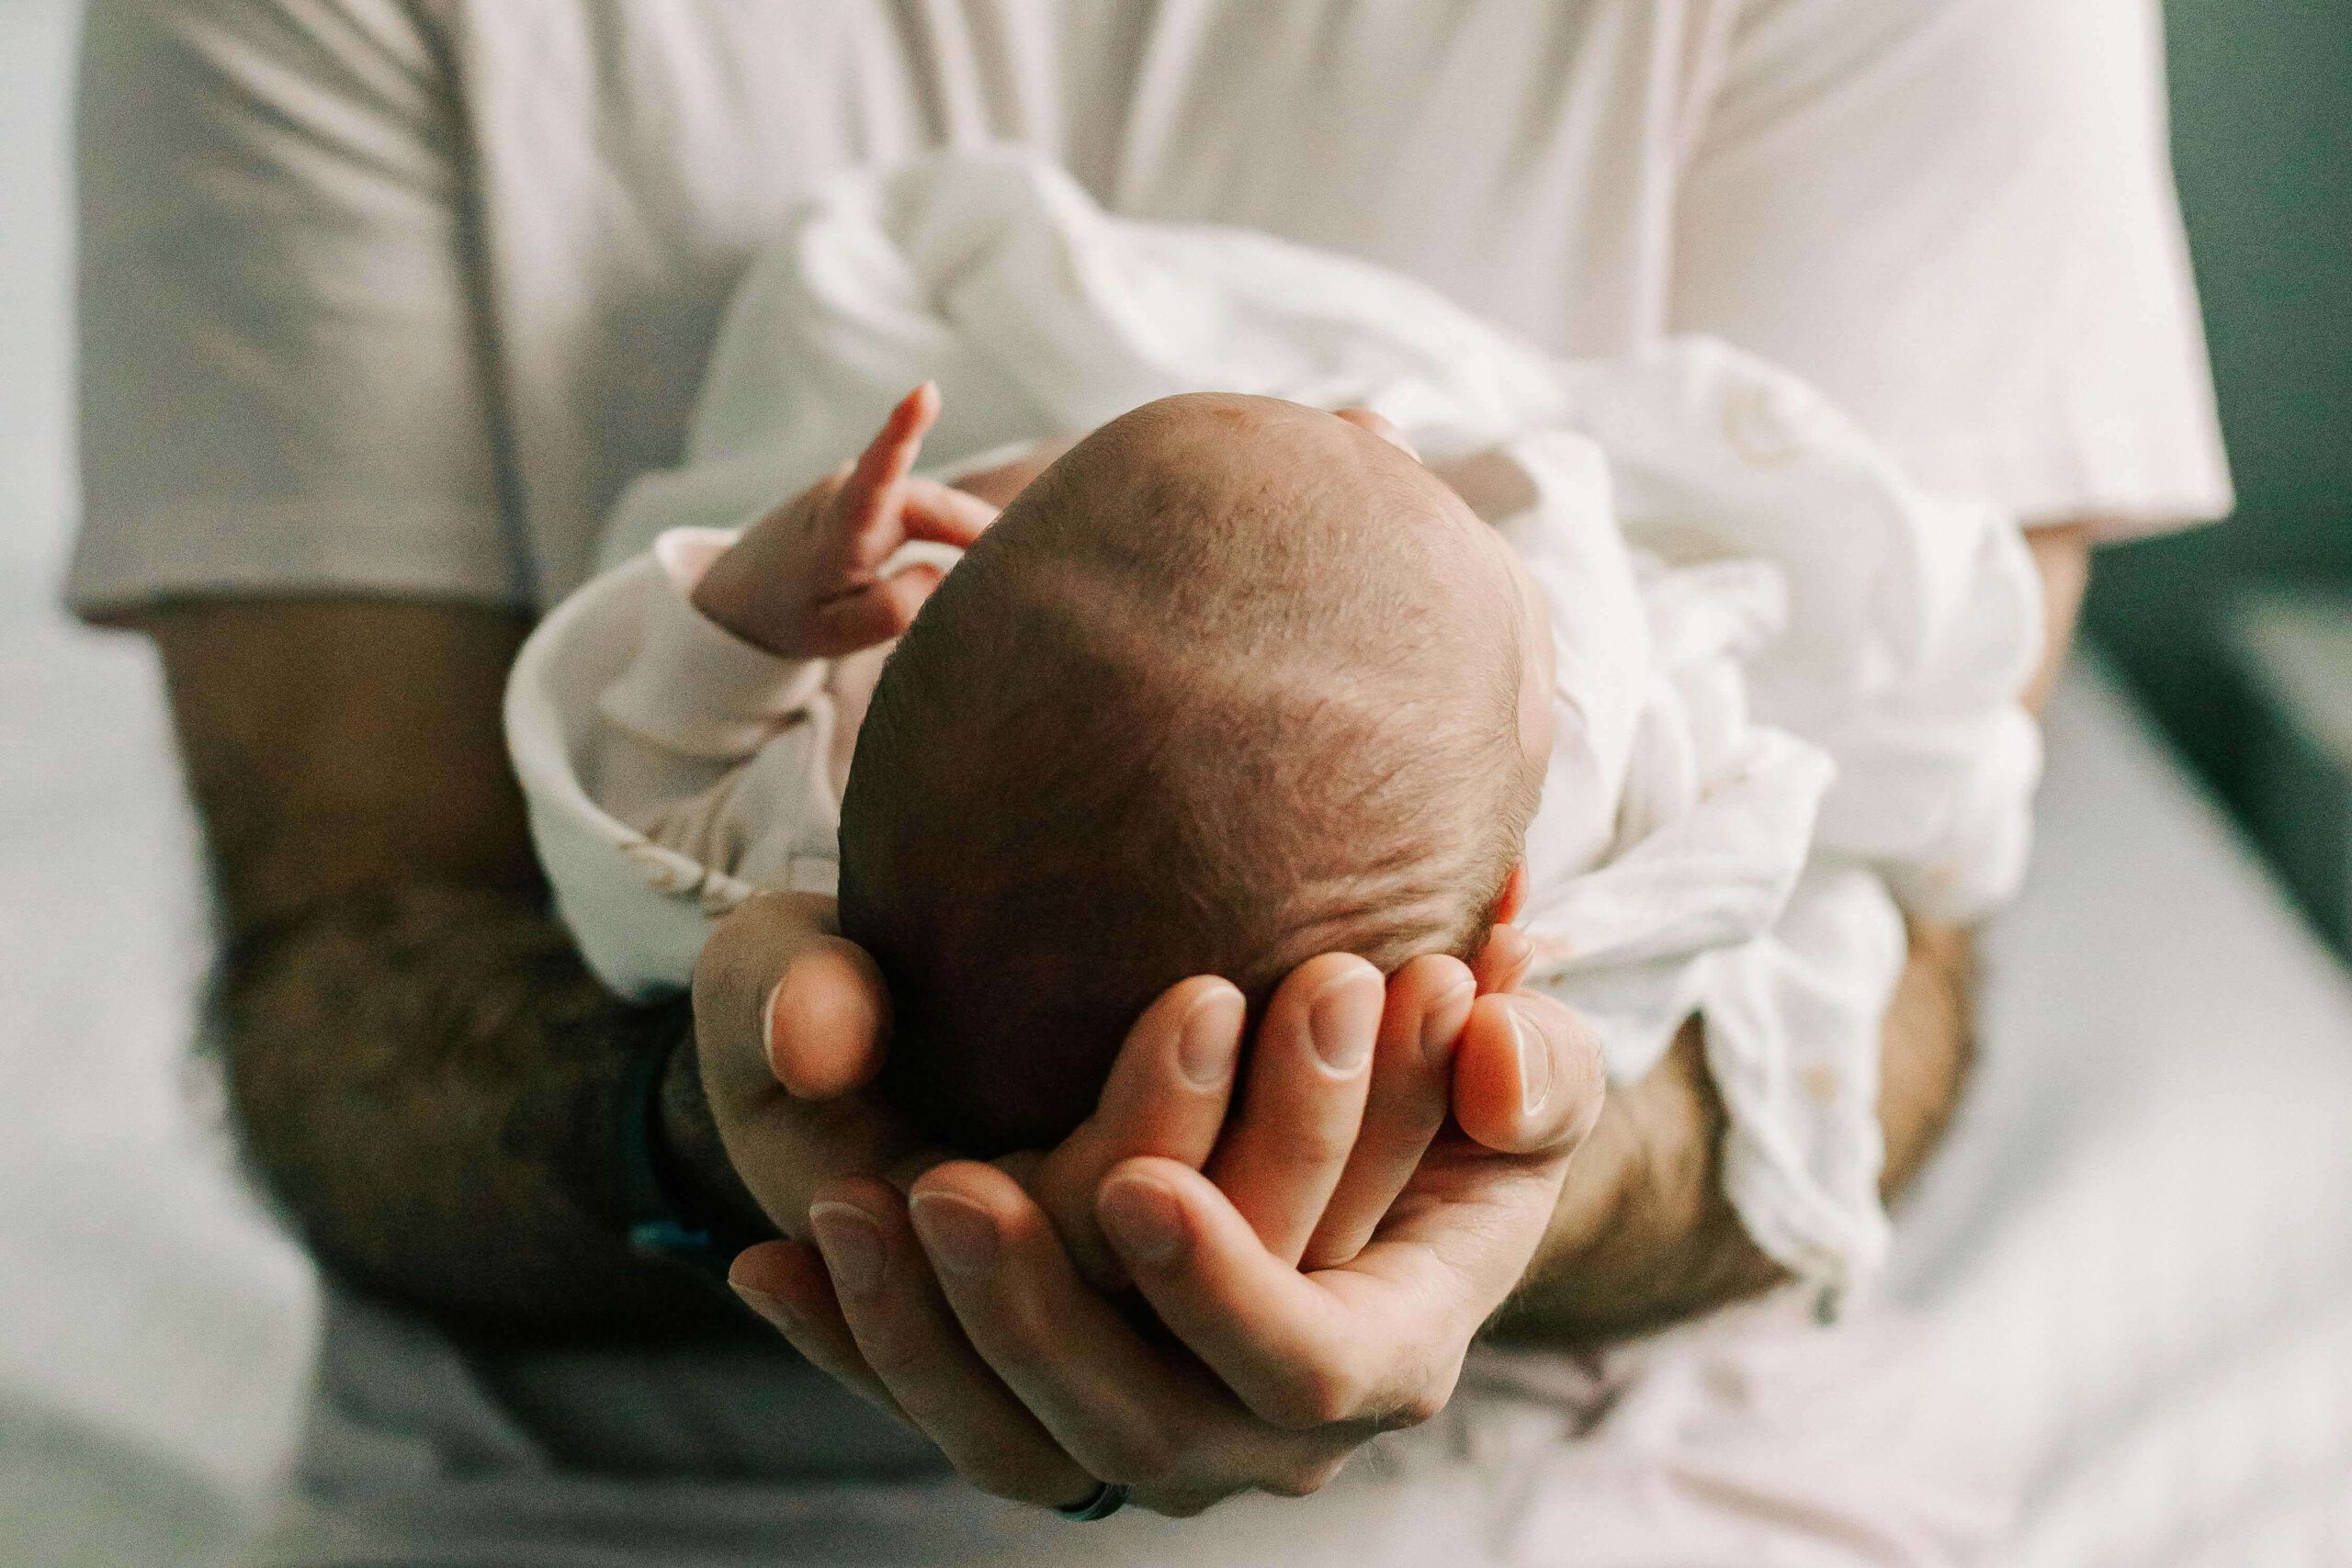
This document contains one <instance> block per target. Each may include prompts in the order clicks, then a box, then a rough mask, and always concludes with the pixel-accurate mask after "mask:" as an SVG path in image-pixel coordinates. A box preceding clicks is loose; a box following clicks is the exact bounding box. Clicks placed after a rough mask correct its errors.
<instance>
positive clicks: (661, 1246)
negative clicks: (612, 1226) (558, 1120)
mask: <svg viewBox="0 0 2352 1568" xmlns="http://www.w3.org/2000/svg"><path fill="white" fill-rule="evenodd" d="M673 1016H674V1017H675V1018H676V1020H677V1021H676V1023H675V1024H674V1026H673V1027H666V1028H662V1029H660V1030H658V1031H655V1032H651V1038H650V1039H648V1040H646V1041H645V1042H643V1043H640V1044H639V1046H638V1048H637V1049H636V1050H634V1051H633V1052H631V1053H630V1055H629V1059H628V1067H627V1069H626V1071H625V1074H624V1077H623V1078H622V1081H621V1088H620V1094H619V1097H618V1109H619V1111H620V1117H619V1121H620V1126H619V1128H618V1134H619V1136H618V1147H617V1151H616V1154H617V1159H618V1164H619V1177H620V1188H621V1194H622V1201H623V1202H624V1204H625V1205H626V1210H625V1212H626V1215H627V1221H628V1231H627V1233H626V1234H627V1237H628V1249H629V1251H630V1252H632V1253H634V1254H636V1255H637V1256H638V1257H639V1258H644V1259H645V1260H646V1261H648V1262H652V1263H663V1264H667V1265H670V1266H672V1267H673V1268H680V1269H687V1270H689V1271H691V1272H693V1273H694V1274H695V1275H697V1276H699V1277H700V1278H702V1279H704V1280H708V1281H709V1282H711V1283H713V1284H715V1285H717V1286H718V1287H719V1288H720V1289H722V1290H724V1289H726V1286H727V1270H728V1268H729V1266H730V1265H731V1264H732V1263H733V1262H734V1261H735V1256H736V1254H738V1253H740V1252H741V1251H742V1250H743V1249H744V1248H745V1247H755V1246H757V1245H758V1244H759V1243H761V1242H763V1241H773V1240H774V1239H775V1233H774V1232H772V1231H771V1232H763V1231H760V1230H756V1229H754V1228H752V1226H750V1225H747V1224H744V1223H743V1222H742V1220H741V1218H740V1217H738V1216H736V1215H734V1214H732V1213H728V1212H727V1211H726V1210H725V1209H723V1208H722V1207H720V1206H719V1205H718V1204H715V1203H710V1202H707V1201H703V1200H702V1199H701V1198H700V1197H699V1195H698V1193H697V1190H696V1187H695V1183H694V1182H692V1181H690V1180H688V1179H686V1177H685V1173H684V1170H683V1169H682V1168H681V1167H680V1162H679V1159H678V1156H677V1153H676V1151H675V1150H673V1148H672V1147H671V1146H670V1140H669V1137H668V1135H667V1134H666V1133H665V1132H664V1130H663V1129H664V1125H665V1123H664V1122H663V1118H662V1084H663V1081H664V1079H665V1078H666V1077H668V1074H669V1070H670V1063H671V1057H672V1056H673V1055H674V1054H675V1053H676V1052H677V1051H678V1050H679V1049H680V1048H681V1047H682V1046H691V1044H692V1042H693V1039H694V1021H693V1016H692V1014H691V1012H689V1011H687V1010H684V1009H679V1010H676V1011H675V1013H674V1015H673V1013H672V1012H671V1010H664V1013H663V1017H664V1019H665V1021H667V1020H668V1019H670V1018H671V1017H673ZM730 1295H731V1292H730Z"/></svg>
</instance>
